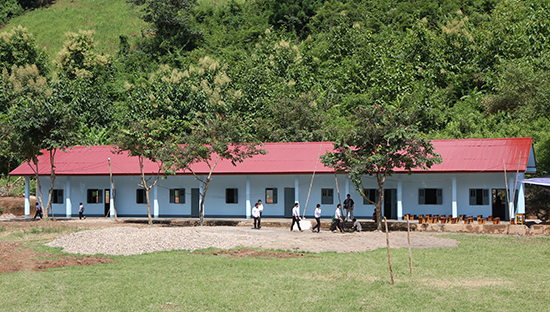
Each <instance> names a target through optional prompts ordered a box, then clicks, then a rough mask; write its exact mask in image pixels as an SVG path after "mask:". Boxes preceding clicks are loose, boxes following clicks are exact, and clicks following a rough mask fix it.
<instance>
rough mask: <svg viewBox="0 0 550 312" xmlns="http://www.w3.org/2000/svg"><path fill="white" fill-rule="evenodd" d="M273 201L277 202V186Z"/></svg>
mask: <svg viewBox="0 0 550 312" xmlns="http://www.w3.org/2000/svg"><path fill="white" fill-rule="evenodd" d="M273 203H274V204H276V203H277V189H276V188H274V189H273Z"/></svg>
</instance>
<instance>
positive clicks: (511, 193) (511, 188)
mask: <svg viewBox="0 0 550 312" xmlns="http://www.w3.org/2000/svg"><path fill="white" fill-rule="evenodd" d="M514 178H515V174H514V175H513V176H512V177H510V175H508V200H509V203H508V205H509V206H508V207H509V208H510V209H509V213H508V215H509V217H510V220H513V219H515V218H516V207H515V205H514V193H515V189H514V187H515V185H514V183H515V182H516V181H515V180H514Z"/></svg>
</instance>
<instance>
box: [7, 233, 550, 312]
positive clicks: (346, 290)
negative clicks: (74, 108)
mask: <svg viewBox="0 0 550 312" xmlns="http://www.w3.org/2000/svg"><path fill="white" fill-rule="evenodd" d="M449 237H451V238H455V239H457V240H459V241H460V244H459V247H458V248H434V249H423V250H418V249H413V260H414V273H415V275H414V276H413V277H411V276H410V275H409V267H408V252H407V250H406V249H400V250H392V260H393V268H394V276H395V281H396V283H395V285H394V286H392V285H391V284H390V279H389V272H388V263H387V253H386V250H385V249H379V250H376V251H372V252H363V253H352V254H336V253H322V254H312V257H300V258H290V259H258V258H238V259H230V258H229V257H227V256H219V255H218V256H214V255H199V254H197V253H191V252H187V251H171V252H159V253H153V254H145V255H139V256H128V257H122V256H121V257H118V256H117V257H113V258H114V259H115V260H116V262H113V263H110V264H104V265H96V266H89V267H70V268H62V269H52V270H48V271H46V272H19V273H11V274H2V275H0V310H2V311H100V310H101V311H111V310H115V311H165V310H169V311H225V310H233V311H298V310H300V311H302V310H306V311H364V310H369V311H548V310H549V309H550V270H549V268H548V265H549V263H550V239H549V238H522V237H519V238H518V237H486V236H475V235H453V236H449ZM44 248H46V247H41V248H40V249H41V250H44ZM48 250H50V251H51V250H53V249H48ZM0 265H1V263H0Z"/></svg>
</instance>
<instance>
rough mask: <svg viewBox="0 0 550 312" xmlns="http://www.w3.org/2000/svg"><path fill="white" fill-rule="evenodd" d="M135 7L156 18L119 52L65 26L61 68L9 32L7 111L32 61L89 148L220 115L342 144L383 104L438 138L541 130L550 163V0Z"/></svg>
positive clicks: (541, 154) (4, 58)
mask: <svg viewBox="0 0 550 312" xmlns="http://www.w3.org/2000/svg"><path fill="white" fill-rule="evenodd" d="M4 2H6V3H15V2H14V1H10V0H4ZM129 2H130V3H129V4H128V6H134V8H135V7H137V8H139V9H140V10H141V12H142V18H143V20H144V21H145V22H147V24H148V26H147V27H146V28H144V29H136V33H141V37H140V38H139V40H138V41H137V42H136V43H134V41H130V40H128V39H129V38H128V37H127V36H125V35H123V34H121V36H120V51H119V52H118V53H116V55H112V56H108V55H105V54H102V53H100V52H97V51H102V50H103V49H96V47H95V43H94V33H93V32H91V30H93V29H84V30H82V31H81V32H78V33H73V34H67V41H66V43H65V46H64V47H63V49H62V52H60V54H59V55H58V58H57V59H58V61H57V63H56V64H46V63H45V61H44V60H45V58H44V57H43V52H41V49H40V48H39V47H37V46H36V44H34V43H33V41H32V36H31V35H30V34H27V33H23V32H24V30H23V29H18V30H17V31H18V32H17V33H14V34H11V35H9V34H2V35H0V66H1V67H2V70H3V71H2V85H1V87H2V92H1V93H0V112H2V113H6V112H8V110H9V107H10V105H12V103H14V101H15V100H14V99H15V98H17V94H20V93H21V92H23V93H25V94H27V93H28V92H32V90H23V91H19V90H20V88H19V87H18V86H19V85H20V84H17V83H15V84H14V83H13V81H15V80H14V79H15V78H11V77H12V76H13V75H14V74H13V73H14V72H17V71H15V70H14V69H13V66H14V65H16V66H18V68H20V67H21V66H23V68H25V66H26V65H25V64H26V62H28V63H30V64H28V65H29V66H32V65H35V67H36V68H38V72H39V75H40V76H43V77H46V81H44V80H43V79H42V80H40V83H42V84H43V83H46V82H47V84H48V86H50V87H48V88H52V89H55V92H54V94H55V95H56V96H57V98H56V99H57V100H58V101H61V102H63V103H66V104H67V105H69V106H70V107H71V109H74V110H75V111H76V112H77V115H78V117H79V118H80V119H81V120H82V121H83V122H82V126H80V128H81V133H82V136H83V137H84V138H85V139H87V142H90V143H95V144H108V143H112V139H111V138H112V137H113V133H116V132H117V131H119V129H123V128H127V127H128V125H129V124H131V123H132V122H135V121H140V120H143V119H151V120H153V119H157V118H164V119H166V120H169V121H171V122H174V123H175V124H178V122H180V121H181V122H182V123H185V122H189V121H191V120H194V119H196V118H198V117H199V116H202V117H200V118H207V117H210V118H211V117H213V116H215V115H216V114H221V115H222V116H225V117H227V118H232V117H238V118H242V120H243V123H244V127H245V128H246V131H247V132H248V133H251V134H253V135H255V136H256V138H257V139H259V140H260V141H264V142H268V141H312V140H335V139H336V138H338V137H340V134H341V133H342V131H348V130H351V129H353V128H354V124H355V123H354V119H355V112H356V111H357V110H358V109H359V108H361V107H372V106H373V105H377V106H381V107H386V106H392V107H395V108H396V109H398V110H399V111H401V112H405V113H407V112H409V113H414V115H415V116H417V117H418V119H417V123H416V124H415V127H416V128H417V129H418V130H419V131H420V133H422V136H423V137H424V138H428V139H434V138H468V137H480V138H482V137H483V138H489V137H518V136H529V137H533V138H534V142H535V150H536V156H537V162H538V168H539V172H540V173H541V174H543V173H545V172H549V171H550V137H549V136H548V135H547V133H548V131H549V130H550V126H549V123H548V121H549V120H550V113H549V111H550V110H549V108H550V107H549V105H550V104H549V103H550V102H549V99H550V91H548V90H549V87H550V76H549V73H550V71H549V70H550V61H549V60H550V57H549V56H550V2H548V1H545V0H526V1H511V0H470V1H465V0H445V1H443V0H438V1H431V0H415V1H413V0H408V1H398V0H382V1H370V0H369V1H359V0H340V1H338V0H328V1H323V0H285V1H280V0H255V1H239V0H230V1H218V2H209V1H200V0H199V1H194V0H132V1H129ZM0 17H1V15H0ZM23 26H24V25H23ZM27 35H28V36H27ZM10 38H16V39H17V40H13V39H10ZM97 43H98V44H99V45H100V46H101V45H102V44H107V43H103V42H97ZM26 46H28V50H27V51H32V53H31V54H28V55H29V56H28V57H26V58H25V57H24V55H23V54H21V53H20V51H21V47H26ZM26 49H27V48H26ZM60 50H61V47H60ZM14 77H15V76H14ZM10 81H11V82H10ZM33 81H34V80H33ZM15 82H17V81H15ZM23 85H24V84H23ZM25 88H26V87H25ZM18 92H19V93H18ZM4 170H5V169H4Z"/></svg>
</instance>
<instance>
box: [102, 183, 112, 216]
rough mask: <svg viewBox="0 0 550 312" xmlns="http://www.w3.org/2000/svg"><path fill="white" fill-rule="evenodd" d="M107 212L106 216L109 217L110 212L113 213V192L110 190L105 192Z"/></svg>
mask: <svg viewBox="0 0 550 312" xmlns="http://www.w3.org/2000/svg"><path fill="white" fill-rule="evenodd" d="M104 198H105V206H104V208H105V211H104V214H103V215H104V216H106V217H108V216H109V214H110V212H111V190H110V189H106V190H105V197H104Z"/></svg>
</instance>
